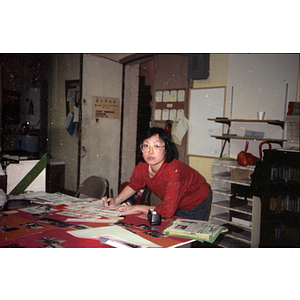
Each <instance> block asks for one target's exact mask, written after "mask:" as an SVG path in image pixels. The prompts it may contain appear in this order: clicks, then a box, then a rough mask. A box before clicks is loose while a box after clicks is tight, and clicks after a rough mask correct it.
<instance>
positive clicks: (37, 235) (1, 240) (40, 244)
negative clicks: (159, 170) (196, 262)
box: [0, 200, 193, 248]
mask: <svg viewBox="0 0 300 300" xmlns="http://www.w3.org/2000/svg"><path fill="white" fill-rule="evenodd" d="M25 201H27V202H26V203H28V206H27V207H17V208H12V209H8V210H3V211H0V247H1V248H8V247H9V248H111V246H109V245H105V244H101V243H100V242H99V240H98V239H90V238H77V237H74V236H73V235H71V234H70V233H68V231H72V230H80V229H84V228H87V227H88V228H97V227H103V226H112V225H117V226H121V227H122V228H125V229H127V230H130V231H133V232H134V233H135V234H136V235H138V236H140V237H142V238H145V239H147V240H148V241H150V242H152V243H154V244H156V245H158V246H160V247H162V248H170V247H180V246H184V245H190V244H191V243H192V242H193V240H190V239H183V238H176V237H170V236H164V237H153V236H150V235H149V232H151V230H147V229H144V228H140V227H136V226H138V225H143V224H144V225H146V226H149V222H148V220H147V216H145V215H144V214H142V213H138V214H131V215H126V216H125V217H124V218H123V219H122V220H119V221H118V222H117V223H115V224H108V223H96V222H85V220H84V219H83V220H82V222H73V221H71V222H70V221H67V220H68V218H69V217H68V216H66V215H63V214H61V213H64V212H65V211H66V209H67V207H68V206H66V205H52V204H51V205H50V204H42V205H40V204H33V203H30V201H28V200H25ZM20 202H22V201H20ZM23 202H24V201H23ZM35 208H38V213H32V211H35ZM103 219H105V218H103ZM170 221H171V219H168V220H162V223H161V225H160V226H156V227H155V230H156V231H157V232H162V231H163V230H164V229H165V227H166V226H167V225H168V224H169V223H170ZM142 227H145V226H142ZM147 233H148V234H147Z"/></svg>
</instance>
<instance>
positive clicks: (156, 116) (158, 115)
mask: <svg viewBox="0 0 300 300" xmlns="http://www.w3.org/2000/svg"><path fill="white" fill-rule="evenodd" d="M154 120H157V121H160V120H161V109H156V110H155V111H154Z"/></svg>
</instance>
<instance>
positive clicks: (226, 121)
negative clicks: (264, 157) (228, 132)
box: [207, 118, 285, 129]
mask: <svg viewBox="0 0 300 300" xmlns="http://www.w3.org/2000/svg"><path fill="white" fill-rule="evenodd" d="M207 120H209V121H214V122H217V123H222V124H227V125H228V126H229V127H230V126H231V122H249V123H267V124H270V125H277V126H280V127H281V128H282V129H283V128H284V123H285V122H284V121H280V120H256V119H227V118H215V119H210V118H208V119H207Z"/></svg>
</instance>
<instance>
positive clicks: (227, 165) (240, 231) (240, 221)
mask: <svg viewBox="0 0 300 300" xmlns="http://www.w3.org/2000/svg"><path fill="white" fill-rule="evenodd" d="M254 168H255V167H254V166H247V167H241V166H239V165H238V164H237V162H236V161H235V160H232V159H215V160H214V162H213V163H212V178H211V188H212V193H213V195H212V199H213V200H212V204H211V212H210V221H211V222H213V223H215V224H219V225H222V224H227V226H228V227H229V228H230V230H229V232H228V233H226V234H225V235H223V236H222V237H221V238H220V239H218V241H217V242H218V246H220V247H239V248H250V247H258V246H259V239H260V214H261V205H260V198H258V197H252V198H248V197H246V196H245V194H244V193H245V192H246V190H247V187H248V186H250V184H251V177H250V175H251V174H252V173H253V171H254Z"/></svg>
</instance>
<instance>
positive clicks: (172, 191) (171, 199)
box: [155, 173, 183, 218]
mask: <svg viewBox="0 0 300 300" xmlns="http://www.w3.org/2000/svg"><path fill="white" fill-rule="evenodd" d="M167 178H168V180H167V183H166V186H165V197H164V201H163V203H162V204H160V205H157V206H156V207H155V210H156V212H157V213H158V214H160V215H161V216H162V218H171V217H173V216H174V214H175V212H176V210H177V209H178V206H179V202H180V199H181V198H182V191H183V189H182V185H181V183H180V178H179V176H178V174H176V173H172V174H168V177H167Z"/></svg>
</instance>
